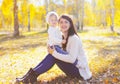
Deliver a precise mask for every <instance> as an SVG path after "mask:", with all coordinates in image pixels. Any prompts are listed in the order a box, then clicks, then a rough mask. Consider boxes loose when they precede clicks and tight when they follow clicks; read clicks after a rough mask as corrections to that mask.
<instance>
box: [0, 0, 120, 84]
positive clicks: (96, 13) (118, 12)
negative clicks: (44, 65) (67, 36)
mask: <svg viewBox="0 0 120 84" xmlns="http://www.w3.org/2000/svg"><path fill="white" fill-rule="evenodd" d="M49 11H56V12H57V13H58V14H59V15H61V14H64V13H65V14H69V15H70V16H71V17H72V19H73V21H74V24H75V27H76V29H77V31H78V34H79V36H80V38H81V39H82V42H83V47H84V49H85V52H86V54H87V58H88V61H89V66H90V69H91V71H92V73H93V78H92V79H91V80H90V81H89V82H85V81H81V80H79V79H76V78H69V77H67V76H66V75H65V74H64V73H63V72H62V71H61V70H60V69H59V68H58V67H57V66H56V65H55V66H54V67H53V68H52V69H51V70H49V71H48V72H47V73H44V74H42V75H40V76H39V77H38V83H39V84H85V83H86V84H120V82H119V81H120V0H0V84H14V80H15V78H16V77H21V76H23V75H24V74H25V73H26V72H27V70H29V68H30V67H34V66H36V65H37V64H38V63H39V62H40V61H41V60H42V59H43V58H44V57H45V55H46V54H47V46H46V42H47V36H48V35H47V26H48V25H47V23H46V22H45V18H46V14H47V12H49Z"/></svg>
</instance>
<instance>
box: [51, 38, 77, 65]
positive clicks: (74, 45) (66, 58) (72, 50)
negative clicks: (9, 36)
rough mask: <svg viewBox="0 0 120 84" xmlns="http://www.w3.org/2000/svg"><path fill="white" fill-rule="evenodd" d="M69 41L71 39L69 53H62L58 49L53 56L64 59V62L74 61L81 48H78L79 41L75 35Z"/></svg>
mask: <svg viewBox="0 0 120 84" xmlns="http://www.w3.org/2000/svg"><path fill="white" fill-rule="evenodd" d="M69 41H70V44H69V48H70V50H69V51H68V54H60V53H58V52H57V51H56V50H54V52H53V56H54V57H55V58H56V59H59V60H62V61H64V62H68V63H74V62H75V60H76V58H77V55H78V52H79V49H78V47H79V41H78V39H76V38H74V37H73V38H72V39H71V40H69Z"/></svg>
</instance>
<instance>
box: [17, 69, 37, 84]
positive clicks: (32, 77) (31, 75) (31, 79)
mask: <svg viewBox="0 0 120 84" xmlns="http://www.w3.org/2000/svg"><path fill="white" fill-rule="evenodd" d="M38 75H39V74H38V73H36V72H35V71H34V70H33V69H32V68H30V70H29V71H28V72H27V73H26V74H25V75H24V76H23V77H22V78H16V82H17V83H25V84H26V83H31V84H34V83H35V82H37V77H38Z"/></svg>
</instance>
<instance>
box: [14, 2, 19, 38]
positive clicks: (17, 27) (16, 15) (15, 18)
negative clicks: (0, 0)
mask: <svg viewBox="0 0 120 84" xmlns="http://www.w3.org/2000/svg"><path fill="white" fill-rule="evenodd" d="M17 36H19V25H18V6H17V0H14V37H17Z"/></svg>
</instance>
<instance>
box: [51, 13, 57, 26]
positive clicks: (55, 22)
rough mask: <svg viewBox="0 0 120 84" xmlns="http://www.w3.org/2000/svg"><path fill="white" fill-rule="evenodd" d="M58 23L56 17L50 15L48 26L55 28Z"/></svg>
mask: <svg viewBox="0 0 120 84" xmlns="http://www.w3.org/2000/svg"><path fill="white" fill-rule="evenodd" d="M57 23H58V20H57V17H56V16H55V15H51V16H50V17H49V25H50V26H52V27H56V26H57Z"/></svg>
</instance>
